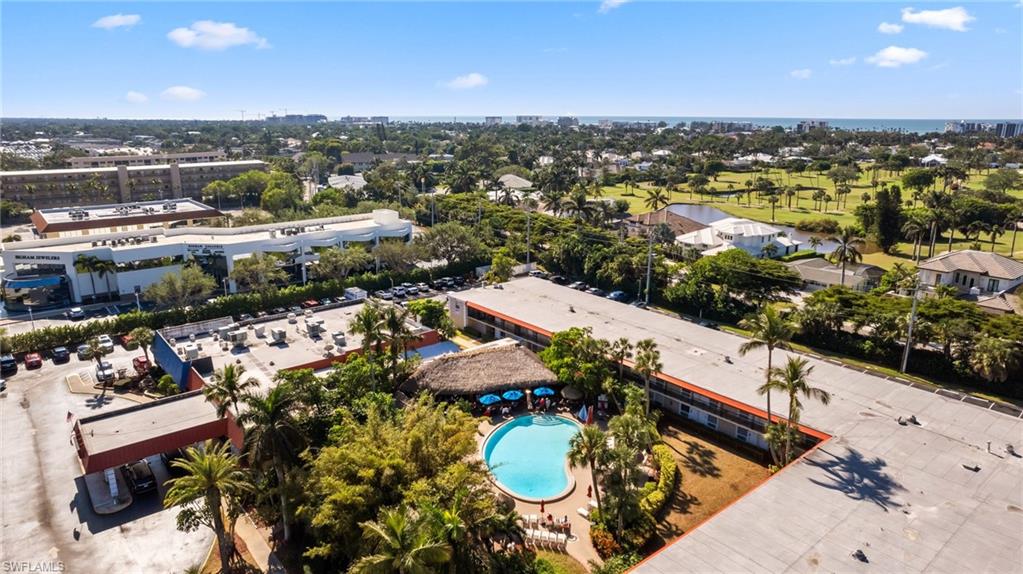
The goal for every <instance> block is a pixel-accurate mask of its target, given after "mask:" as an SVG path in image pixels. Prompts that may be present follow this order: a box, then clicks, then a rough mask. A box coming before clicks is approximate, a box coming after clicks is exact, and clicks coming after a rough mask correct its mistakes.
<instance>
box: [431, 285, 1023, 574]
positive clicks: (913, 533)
mask: <svg viewBox="0 0 1023 574" xmlns="http://www.w3.org/2000/svg"><path fill="white" fill-rule="evenodd" d="M502 287H503V288H502V289H494V288H493V287H485V288H477V289H470V290H467V291H462V292H458V293H450V294H449V295H448V296H449V297H450V298H452V299H456V300H460V301H463V302H467V303H473V304H474V305H476V306H481V307H484V308H486V309H489V310H491V311H496V312H498V313H501V314H502V315H505V316H507V317H509V318H511V319H514V320H517V321H519V322H522V323H526V324H529V325H532V326H535V327H538V328H540V329H542V330H546V331H550V332H556V331H561V330H564V329H567V328H569V327H591V328H592V329H593V333H594V335H595V336H597V337H602V338H606V339H615V338H618V337H628V338H629V339H631V340H632V341H637V340H640V339H644V338H648V337H649V338H653V339H654V340H655V341H656V342H657V344H658V347H659V349H660V352H661V361H662V363H663V364H664V368H663V370H662V372H663V373H664V374H666V375H669V376H671V377H674V378H677V379H681V380H683V381H685V382H686V383H688V384H691V385H693V386H696V387H699V388H702V389H706V390H708V391H710V392H712V393H717V394H721V395H724V396H726V397H729V398H731V399H734V400H736V401H738V402H741V403H744V404H746V405H749V406H750V407H751V410H760V411H762V409H763V406H764V403H765V399H764V397H762V396H759V395H758V394H757V392H756V389H757V387H758V386H759V385H760V383H761V381H762V380H763V376H764V373H763V368H764V365H765V364H766V358H767V357H766V351H759V352H752V353H750V354H748V355H746V356H745V357H740V356H739V353H738V348H739V345H740V344H741V343H742V342H743V341H744V340H745V339H743V338H741V337H739V336H736V335H731V334H729V333H725V332H721V331H717V330H713V329H708V328H704V327H700V326H699V325H697V324H695V323H691V322H689V321H685V320H682V319H677V318H674V317H669V316H667V315H663V314H660V313H656V312H653V311H646V310H642V309H637V308H635V307H630V306H628V305H623V304H621V303H617V302H615V301H611V300H609V299H604V298H601V297H595V296H593V295H589V294H586V293H583V292H580V291H575V290H573V289H569V288H567V287H563V286H559V285H556V284H554V283H551V282H549V281H544V280H542V279H536V278H523V279H518V280H514V281H511V282H508V283H505V284H503V285H502ZM790 354H791V353H785V352H776V356H775V364H779V363H781V362H783V361H784V360H785V356H786V355H790ZM726 356H728V357H730V359H731V361H732V363H731V364H729V363H726V362H725V361H724V358H725V357H726ZM808 358H809V360H810V364H811V365H812V366H813V367H814V371H813V374H812V375H811V381H812V382H813V383H814V384H815V385H816V386H819V387H821V388H824V389H825V390H827V391H828V392H830V393H831V395H832V402H831V404H830V405H829V406H826V407H825V406H822V405H820V404H819V403H813V402H810V401H804V403H806V405H805V406H806V408H805V411H804V414H803V417H802V420H801V423H802V424H804V425H807V426H809V427H812V428H814V429H817V430H820V431H822V432H824V433H827V434H829V435H831V436H832V438H831V439H829V440H827V441H825V442H823V443H822V444H821V445H819V446H818V447H817V448H816V449H814V450H813V451H811V452H810V453H808V454H807V455H806V456H805V457H803V458H802V459H800V460H798V461H796V462H794V463H792V464H790V465H789V466H788V467H786V468H785V469H783V470H782V471H780V472H779V473H778V474H776V475H775V476H774V477H772V478H771V479H769V480H768V481H767V482H766V483H764V484H763V485H762V486H760V487H758V488H757V489H755V490H753V491H752V492H750V493H748V494H747V495H745V496H744V497H742V498H741V499H739V500H738V501H736V502H735V503H734V504H732V505H731V506H729V507H728V508H726V509H725V510H724V511H722V512H721V513H719V514H717V515H715V516H714V517H713V518H712V519H710V520H709V521H707V522H706V523H704V524H703V525H701V526H699V527H698V528H696V529H694V530H692V531H691V532H690V533H688V534H687V535H686V536H684V537H682V538H680V539H679V540H677V541H676V542H675V543H673V544H671V545H670V546H668V547H666V548H665V549H664V550H662V551H661V552H659V553H657V554H655V555H654V556H653V557H651V558H649V559H647V560H646V561H645V562H644V563H643V564H642V565H640V566H639V567H638V569H637V570H636V571H638V572H652V573H664V574H667V573H676V572H736V571H769V572H779V571H830V572H834V571H868V570H870V571H874V572H894V571H899V572H907V571H915V572H923V571H928V572H932V571H948V572H953V571H954V572H962V571H965V570H970V571H997V572H1018V571H1021V569H1023V458H1021V457H1019V456H1013V455H1009V454H1007V453H1006V452H1005V445H1006V444H1012V445H1014V446H1015V449H1016V451H1017V452H1021V451H1023V420H1021V419H1020V418H1018V417H1016V416H1010V415H1008V414H1003V413H1001V412H996V411H994V410H990V409H986V408H982V407H980V406H976V405H973V404H969V403H968V402H964V401H963V400H961V397H960V398H950V397H946V396H943V395H942V394H939V393H935V392H932V391H930V390H927V389H920V388H915V387H911V386H907V385H903V384H899V383H896V382H894V381H891V380H886V379H884V378H880V377H877V376H874V375H871V374H868V373H864V372H861V371H859V370H855V369H849V368H845V367H842V366H840V365H837V364H834V363H831V362H828V361H823V360H820V359H816V358H813V357H808ZM772 404H773V405H784V404H785V398H784V397H782V396H781V395H780V394H774V395H772ZM776 408H777V407H776ZM909 415H915V416H916V418H917V419H918V421H919V422H920V424H919V425H907V426H902V425H900V424H898V422H897V419H898V418H899V417H908V416H909ZM988 444H990V447H991V452H990V453H989V452H988ZM967 467H970V468H967ZM976 467H979V470H976V471H974V470H971V469H972V468H976ZM683 483H684V478H683ZM856 550H862V551H863V552H864V554H865V555H866V557H867V559H868V560H869V563H863V562H860V561H858V560H856V559H855V558H853V557H852V556H851V555H852V553H854V552H855V551H856Z"/></svg>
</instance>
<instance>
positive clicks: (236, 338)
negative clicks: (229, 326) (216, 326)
mask: <svg viewBox="0 0 1023 574" xmlns="http://www.w3.org/2000/svg"><path fill="white" fill-rule="evenodd" d="M248 338H249V332H248V331H246V330H244V329H241V330H238V331H231V332H230V333H228V334H227V339H228V340H229V341H231V342H232V343H234V344H235V346H236V347H241V346H244V345H245V340H246V339H248Z"/></svg>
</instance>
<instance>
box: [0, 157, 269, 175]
mask: <svg viewBox="0 0 1023 574" xmlns="http://www.w3.org/2000/svg"><path fill="white" fill-rule="evenodd" d="M174 165H177V166H178V167H179V168H180V169H182V170H184V171H188V170H195V169H204V168H220V167H237V166H246V165H250V166H252V167H253V168H257V167H261V166H265V165H266V163H265V162H263V161H262V160H258V159H243V160H236V161H202V162H195V163H178V164H174ZM170 166H171V164H169V163H161V164H157V165H127V166H122V167H125V168H127V169H128V171H146V170H152V169H170ZM117 169H118V167H117V166H110V167H70V168H62V169H26V170H17V171H0V175H2V176H4V177H26V176H45V175H78V174H90V173H104V172H111V173H116V172H117Z"/></svg>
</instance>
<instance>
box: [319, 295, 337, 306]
mask: <svg viewBox="0 0 1023 574" xmlns="http://www.w3.org/2000/svg"><path fill="white" fill-rule="evenodd" d="M333 302H334V301H333V299H331V298H330V297H324V298H323V299H320V305H330V304H331V303H333Z"/></svg>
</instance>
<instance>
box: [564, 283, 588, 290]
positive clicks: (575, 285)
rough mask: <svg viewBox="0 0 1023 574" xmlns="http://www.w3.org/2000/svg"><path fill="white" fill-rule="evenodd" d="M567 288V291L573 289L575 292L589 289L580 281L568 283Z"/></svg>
mask: <svg viewBox="0 0 1023 574" xmlns="http://www.w3.org/2000/svg"><path fill="white" fill-rule="evenodd" d="M568 288H569V289H575V290H577V291H585V290H587V289H589V287H587V285H586V283H583V282H582V281H573V282H572V283H570V284H569V285H568Z"/></svg>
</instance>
